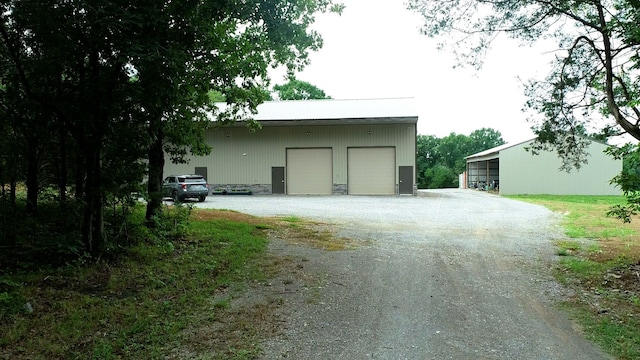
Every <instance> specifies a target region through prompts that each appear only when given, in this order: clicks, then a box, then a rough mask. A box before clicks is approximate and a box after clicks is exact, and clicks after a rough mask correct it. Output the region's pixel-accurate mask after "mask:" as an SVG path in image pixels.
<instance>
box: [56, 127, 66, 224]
mask: <svg viewBox="0 0 640 360" xmlns="http://www.w3.org/2000/svg"><path fill="white" fill-rule="evenodd" d="M58 140H59V141H60V158H59V159H58V166H57V167H56V169H57V172H58V176H57V178H58V192H59V194H58V199H59V204H60V210H62V211H61V212H62V213H64V212H65V211H64V210H65V209H66V206H67V135H66V133H65V131H64V128H63V127H62V125H60V126H59V128H58Z"/></svg>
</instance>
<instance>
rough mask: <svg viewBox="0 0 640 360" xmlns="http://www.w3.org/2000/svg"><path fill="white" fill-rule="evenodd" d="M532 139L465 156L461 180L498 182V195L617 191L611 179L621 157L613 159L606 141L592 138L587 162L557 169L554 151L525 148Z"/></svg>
mask: <svg viewBox="0 0 640 360" xmlns="http://www.w3.org/2000/svg"><path fill="white" fill-rule="evenodd" d="M532 142H533V140H528V141H525V142H522V143H518V144H515V145H509V144H507V145H501V146H498V147H495V148H492V149H489V150H486V151H483V152H480V153H477V154H473V155H471V156H468V157H466V160H467V170H466V172H465V174H464V177H463V179H464V180H463V183H464V184H465V185H466V186H467V187H468V188H475V187H476V185H478V184H480V186H482V185H485V184H486V185H491V184H497V185H498V189H499V191H500V194H501V195H517V194H549V195H620V194H621V191H620V189H618V188H617V187H615V186H613V185H611V184H610V183H609V182H610V181H611V179H612V178H613V177H614V176H616V175H618V174H619V173H620V171H622V161H621V160H614V159H613V158H612V157H610V156H608V155H606V154H605V153H604V150H605V149H606V148H607V146H608V145H606V144H602V143H599V142H595V141H592V142H591V144H590V145H589V147H588V150H587V152H588V154H589V157H588V163H587V164H585V165H583V166H582V167H581V168H580V169H579V170H573V171H572V172H570V173H567V172H564V171H561V170H559V168H560V166H561V160H560V158H558V155H557V154H556V153H555V152H550V151H543V152H541V153H540V154H539V155H533V154H532V153H531V152H529V151H527V150H526V149H527V148H528V147H529V146H530V145H531V143H532Z"/></svg>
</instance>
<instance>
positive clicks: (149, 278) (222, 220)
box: [0, 208, 353, 359]
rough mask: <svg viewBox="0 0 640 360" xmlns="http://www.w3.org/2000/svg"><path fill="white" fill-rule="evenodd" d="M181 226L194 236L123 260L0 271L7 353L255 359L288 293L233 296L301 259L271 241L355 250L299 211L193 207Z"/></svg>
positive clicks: (0, 344)
mask: <svg viewBox="0 0 640 360" xmlns="http://www.w3.org/2000/svg"><path fill="white" fill-rule="evenodd" d="M183 210H184V209H183ZM167 211H171V208H169V210H167ZM137 215H138V216H139V221H140V222H141V221H143V219H142V213H140V214H137ZM180 226H183V227H184V228H183V229H182V231H181V233H182V234H186V235H183V236H179V237H171V236H169V237H166V236H165V239H167V238H169V239H173V240H171V241H169V240H157V238H156V240H153V241H152V240H149V241H146V242H141V243H140V244H138V245H135V246H133V247H131V248H128V249H127V250H126V251H125V252H124V253H123V254H121V256H120V257H118V258H117V259H114V260H109V261H106V260H103V261H99V262H98V263H91V264H89V263H86V262H78V263H74V264H68V265H66V266H62V267H59V268H52V269H46V270H38V271H31V272H26V271H25V272H14V273H6V272H5V273H1V272H0V358H2V359H5V358H6V359H62V358H64V359H154V358H156V359H157V358H164V359H166V358H169V359H170V358H176V359H182V358H200V359H205V358H206V359H253V358H256V357H257V356H258V355H259V354H260V348H259V344H258V339H260V338H264V336H265V334H268V333H273V334H275V332H276V331H277V329H276V328H275V325H274V324H276V323H277V319H275V318H274V317H275V313H274V309H275V308H276V307H277V306H278V305H279V304H278V303H277V302H278V299H275V298H274V299H268V300H267V301H259V302H256V303H252V304H250V305H249V306H242V307H234V306H233V305H232V304H233V303H234V301H233V300H234V299H235V298H236V297H237V296H238V295H240V294H242V293H243V291H244V290H246V289H247V288H248V287H250V286H252V284H253V283H256V282H257V283H259V282H262V281H266V280H268V279H269V278H270V277H271V276H274V274H276V273H279V272H282V270H283V269H285V270H286V268H287V267H288V266H289V267H290V266H295V265H294V264H292V263H293V261H292V260H291V259H286V258H274V257H273V256H270V255H268V254H267V253H266V247H267V243H268V241H269V238H271V237H274V236H275V237H278V238H279V239H282V240H284V241H288V242H291V243H295V244H298V243H299V244H304V245H305V246H313V247H317V248H321V249H325V250H342V249H349V248H352V247H353V243H351V242H350V241H349V240H347V239H340V238H337V237H335V236H334V235H335V234H334V233H333V232H332V231H331V228H330V227H328V226H325V225H324V224H321V223H313V222H308V221H306V220H303V219H299V218H294V217H288V218H257V217H252V216H249V215H245V214H241V213H237V212H233V211H222V210H191V216H190V217H189V220H188V221H186V222H185V223H182V224H180ZM168 232H169V233H171V229H169V230H168ZM169 235H172V234H169ZM150 238H153V237H150Z"/></svg>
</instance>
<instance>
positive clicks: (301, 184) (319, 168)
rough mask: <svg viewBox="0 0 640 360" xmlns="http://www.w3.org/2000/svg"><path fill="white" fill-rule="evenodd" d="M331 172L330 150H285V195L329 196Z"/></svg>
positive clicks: (331, 184)
mask: <svg viewBox="0 0 640 360" xmlns="http://www.w3.org/2000/svg"><path fill="white" fill-rule="evenodd" d="M332 170H333V161H332V151H331V149H330V148H321V149H315V148H314V149H287V194H291V195H331V193H332V191H333V171H332Z"/></svg>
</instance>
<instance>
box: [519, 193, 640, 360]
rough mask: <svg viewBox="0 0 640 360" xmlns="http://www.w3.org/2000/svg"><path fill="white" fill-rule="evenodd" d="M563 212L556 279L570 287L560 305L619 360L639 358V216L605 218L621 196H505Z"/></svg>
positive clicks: (557, 243) (558, 242)
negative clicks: (571, 294) (625, 219)
mask: <svg viewBox="0 0 640 360" xmlns="http://www.w3.org/2000/svg"><path fill="white" fill-rule="evenodd" d="M508 197H509V198H511V199H516V200H521V201H526V202H530V203H534V204H539V205H543V206H545V207H547V208H549V209H550V210H553V211H555V212H558V213H559V214H562V217H563V220H562V225H563V227H564V229H565V234H566V238H564V239H558V240H557V241H556V245H557V254H558V256H559V257H560V261H559V262H558V267H557V269H556V276H557V279H558V280H559V281H560V282H561V283H563V284H565V285H566V286H567V287H571V288H574V289H575V294H576V296H574V297H571V298H568V299H566V301H565V302H564V303H563V304H562V307H563V308H565V309H566V311H567V312H568V313H569V314H570V315H571V316H572V317H573V318H574V319H575V320H576V321H577V322H579V323H580V324H581V326H582V327H583V329H584V331H585V334H586V335H587V337H589V338H590V339H592V340H594V341H595V342H597V343H598V344H600V346H602V348H603V349H604V350H605V351H607V352H609V353H610V354H612V355H614V356H615V357H616V358H618V359H639V358H640V321H639V320H638V319H640V278H639V277H638V274H639V273H640V218H637V217H636V218H634V219H633V221H632V222H631V223H630V224H624V223H622V221H620V220H618V219H614V218H610V217H607V216H606V212H607V210H608V209H609V207H611V206H613V205H618V204H624V203H625V199H624V197H622V196H550V195H539V196H508Z"/></svg>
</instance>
